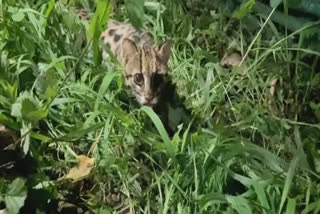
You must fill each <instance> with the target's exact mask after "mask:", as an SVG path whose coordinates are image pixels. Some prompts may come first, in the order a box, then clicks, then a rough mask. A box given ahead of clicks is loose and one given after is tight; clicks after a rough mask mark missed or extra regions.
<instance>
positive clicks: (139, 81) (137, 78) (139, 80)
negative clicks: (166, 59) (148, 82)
mask: <svg viewBox="0 0 320 214" xmlns="http://www.w3.org/2000/svg"><path fill="white" fill-rule="evenodd" d="M143 81H144V78H143V75H142V74H136V75H134V82H135V83H136V84H137V85H142V84H143Z"/></svg>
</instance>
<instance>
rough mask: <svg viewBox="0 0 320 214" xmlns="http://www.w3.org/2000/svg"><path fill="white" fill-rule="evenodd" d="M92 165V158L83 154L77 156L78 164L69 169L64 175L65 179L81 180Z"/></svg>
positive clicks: (87, 173) (88, 172)
mask: <svg viewBox="0 0 320 214" xmlns="http://www.w3.org/2000/svg"><path fill="white" fill-rule="evenodd" d="M93 167H94V159H93V158H89V157H87V156H85V155H79V156H78V166H76V167H73V168H72V169H70V171H69V172H68V174H67V175H66V176H65V178H66V179H72V180H73V181H77V180H81V179H83V178H85V177H86V176H88V175H89V174H90V172H91V170H92V168H93Z"/></svg>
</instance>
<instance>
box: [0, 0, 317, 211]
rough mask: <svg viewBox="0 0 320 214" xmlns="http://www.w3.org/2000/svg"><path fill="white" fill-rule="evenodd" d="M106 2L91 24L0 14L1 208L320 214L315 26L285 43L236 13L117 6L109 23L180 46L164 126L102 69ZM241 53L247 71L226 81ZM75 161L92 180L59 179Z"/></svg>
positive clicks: (267, 25) (67, 14)
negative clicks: (225, 62)
mask: <svg viewBox="0 0 320 214" xmlns="http://www.w3.org/2000/svg"><path fill="white" fill-rule="evenodd" d="M97 2H98V3H97V4H100V5H101V6H100V7H99V8H100V9H99V10H98V11H97V12H96V13H94V11H95V5H96V4H95V3H94V2H91V1H87V0H81V1H78V2H76V1H54V0H51V1H47V0H41V1H28V2H26V1H20V0H16V1H13V0H11V1H5V2H2V3H0V7H1V12H0V28H1V31H0V41H1V42H0V47H1V48H0V50H1V51H0V59H1V64H0V77H1V81H0V125H1V124H2V125H3V126H5V127H6V131H5V132H4V131H2V132H0V139H1V144H3V145H1V147H0V148H1V152H0V157H1V158H0V161H1V164H0V167H1V168H0V169H1V170H0V175H1V178H0V209H6V211H5V212H8V213H18V212H19V211H20V212H21V213H36V212H37V213H50V212H52V213H57V212H58V213H84V212H86V211H89V212H90V213H163V214H165V213H181V214H182V213H183V214H184V213H318V212H319V210H320V197H319V196H320V192H319V185H320V182H319V181H320V176H319V175H318V174H319V160H320V156H319V140H320V134H319V133H320V131H319V129H320V113H319V112H320V107H319V106H320V105H319V102H320V99H319V96H318V94H319V89H320V88H319V87H320V84H319V83H320V73H319V55H320V52H319V50H320V48H319V45H317V44H316V42H315V41H318V42H319V38H318V37H317V36H318V35H319V34H317V33H318V32H317V31H318V30H317V29H318V27H319V22H317V21H313V22H308V23H305V24H304V25H303V26H302V27H299V28H298V29H289V30H288V29H286V28H285V26H283V25H281V23H280V24H279V23H278V22H274V21H273V20H277V19H273V18H274V16H276V14H273V12H272V13H269V14H268V15H264V14H260V13H256V12H255V7H252V8H250V9H249V10H247V8H245V7H244V6H242V7H240V5H239V4H235V3H234V2H233V1H217V2H216V4H214V5H212V3H210V1H203V2H202V1H201V2H199V1H183V2H182V1H171V0H162V1H149V0H146V1H145V2H144V10H142V6H143V1H141V2H142V3H141V2H140V1H127V2H126V3H123V2H122V1H118V3H117V7H114V9H113V10H114V11H113V12H111V16H112V17H113V18H116V19H118V20H127V18H128V17H130V18H131V19H133V20H134V23H135V24H136V25H143V26H144V27H145V28H147V29H148V30H149V31H150V33H151V34H152V35H153V37H154V39H155V41H156V42H158V43H160V42H162V41H164V40H166V39H172V40H173V41H174V47H173V50H172V55H171V58H170V61H169V65H170V68H171V72H170V77H171V79H172V82H173V83H174V86H175V89H176V92H177V94H178V95H179V99H175V100H174V101H175V103H171V104H170V107H169V110H168V114H169V117H170V119H169V121H168V124H163V123H164V122H163V121H161V120H160V119H159V116H158V115H157V114H156V113H154V111H153V110H152V109H150V108H148V107H142V108H140V107H139V106H138V105H137V104H136V103H135V101H134V98H133V97H132V95H131V94H130V91H129V89H127V88H126V87H125V86H124V79H123V77H122V72H123V68H122V67H121V65H119V64H117V63H116V62H115V61H114V59H113V58H112V57H109V58H107V59H104V60H102V61H101V58H100V55H99V44H98V35H99V33H100V31H101V30H102V29H103V25H104V22H105V21H106V20H107V19H108V16H109V14H108V11H109V8H111V6H110V5H109V6H108V4H106V2H105V1H97ZM253 2H254V1H253ZM260 3H261V2H260ZM128 5H129V6H128ZM289 6H290V5H289ZM78 8H85V9H87V10H88V11H91V12H93V13H94V15H93V16H92V17H94V18H92V19H96V21H94V22H93V21H91V22H90V23H89V22H87V21H86V20H80V19H79V18H78V17H77V16H76V11H77V9H78ZM239 8H242V9H239ZM289 8H290V7H289ZM282 9H283V11H285V10H286V9H288V8H286V6H284V7H281V5H280V6H279V8H275V9H274V11H277V13H279V12H280V13H282ZM234 10H238V12H237V14H242V15H243V18H241V19H237V17H232V12H233V11H234ZM142 11H144V14H143V12H142ZM270 11H271V10H270ZM230 14H231V15H230ZM293 14H294V13H292V14H291V10H290V9H289V13H288V14H287V15H291V16H292V15H293ZM312 17H313V16H312ZM299 23H300V22H299ZM293 26H294V24H293ZM299 26H300V24H299ZM88 35H89V36H88ZM316 39H318V40H316ZM97 45H98V46H97ZM234 51H237V52H239V53H241V55H242V56H244V57H243V58H242V61H241V65H240V66H238V67H234V68H232V69H226V68H223V67H222V66H221V65H220V60H221V59H222V57H223V55H224V54H225V53H228V52H230V53H231V52H234ZM272 82H273V83H274V82H275V84H272ZM271 89H272V90H274V92H272V93H271V92H270V91H271ZM160 118H161V117H160ZM166 125H169V126H170V127H173V128H174V130H175V131H174V133H173V134H172V136H171V135H170V134H169V133H167V131H166V129H165V127H166ZM9 130H10V131H9ZM5 133H10V134H9V137H8V136H6V135H5ZM3 139H6V140H3ZM5 147H6V149H5ZM80 155H86V156H89V157H90V158H93V159H94V167H92V168H90V170H91V172H90V174H85V173H84V172H81V173H84V176H83V177H81V176H80V179H78V180H76V181H72V180H71V181H70V180H66V179H64V176H66V174H68V172H70V170H71V169H72V168H73V167H74V166H76V165H77V162H78V160H77V159H78V157H79V156H80ZM79 168H80V171H81V167H80V166H79Z"/></svg>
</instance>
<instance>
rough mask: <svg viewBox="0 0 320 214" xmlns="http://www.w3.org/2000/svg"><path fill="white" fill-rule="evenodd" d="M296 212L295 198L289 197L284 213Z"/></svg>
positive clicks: (293, 213) (292, 213) (291, 213)
mask: <svg viewBox="0 0 320 214" xmlns="http://www.w3.org/2000/svg"><path fill="white" fill-rule="evenodd" d="M295 213H296V199H293V198H289V200H288V204H287V209H286V214H295Z"/></svg>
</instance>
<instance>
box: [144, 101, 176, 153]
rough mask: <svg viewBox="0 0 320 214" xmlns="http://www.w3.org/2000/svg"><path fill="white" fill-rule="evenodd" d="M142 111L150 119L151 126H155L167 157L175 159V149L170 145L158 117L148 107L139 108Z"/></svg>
mask: <svg viewBox="0 0 320 214" xmlns="http://www.w3.org/2000/svg"><path fill="white" fill-rule="evenodd" d="M141 110H142V111H144V112H146V113H147V115H148V116H149V117H150V119H151V120H152V122H153V124H154V125H155V126H156V128H157V130H158V132H159V133H160V135H161V137H162V139H163V141H164V143H165V145H166V150H167V153H168V155H169V156H170V157H171V158H174V157H175V149H174V146H173V145H172V143H171V142H170V139H169V136H168V134H167V131H166V130H165V128H164V126H163V124H162V122H161V120H160V118H159V117H158V115H157V114H156V113H155V112H154V111H153V110H152V108H150V107H148V106H143V107H142V108H141Z"/></svg>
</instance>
